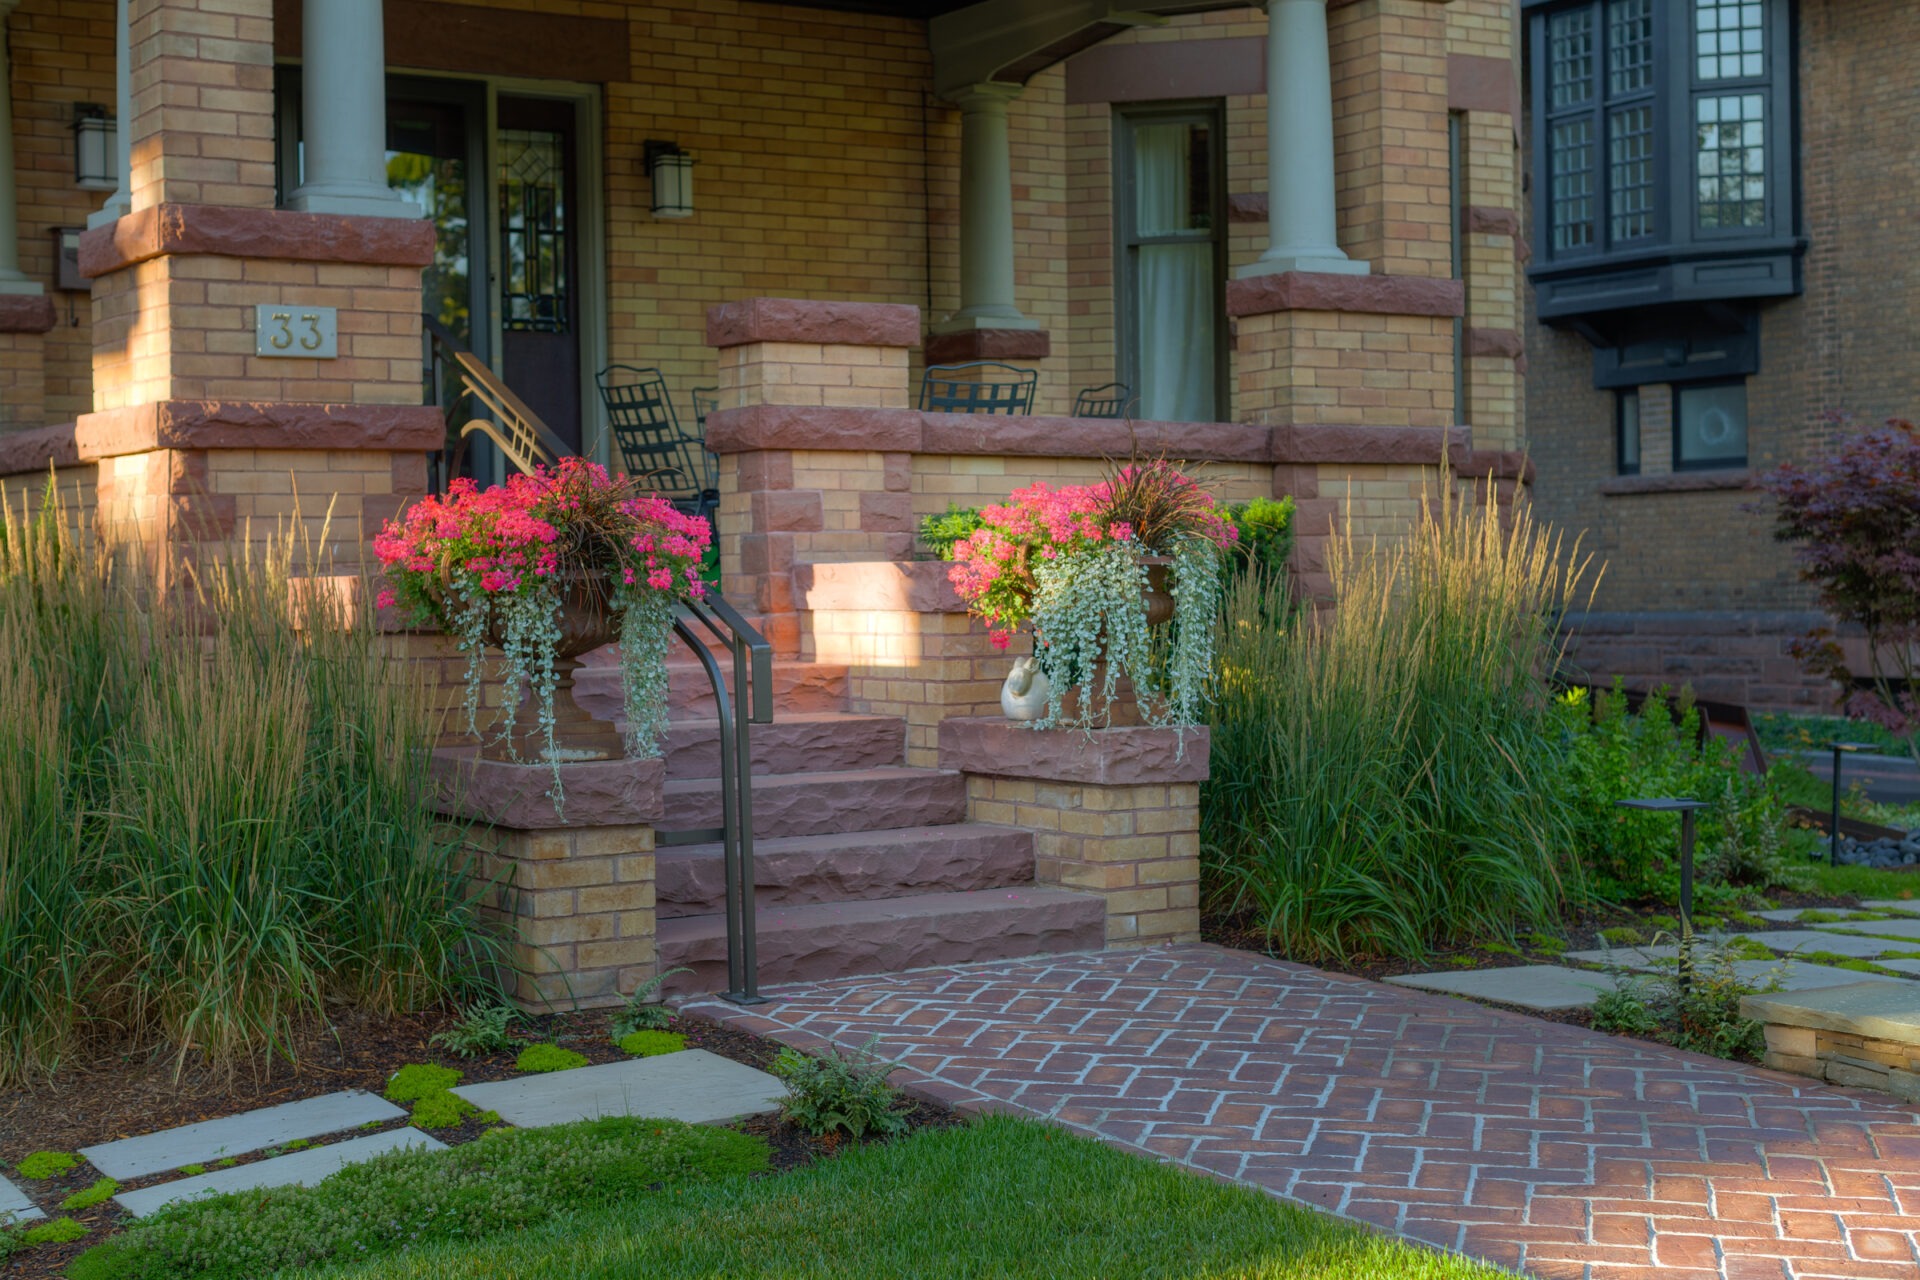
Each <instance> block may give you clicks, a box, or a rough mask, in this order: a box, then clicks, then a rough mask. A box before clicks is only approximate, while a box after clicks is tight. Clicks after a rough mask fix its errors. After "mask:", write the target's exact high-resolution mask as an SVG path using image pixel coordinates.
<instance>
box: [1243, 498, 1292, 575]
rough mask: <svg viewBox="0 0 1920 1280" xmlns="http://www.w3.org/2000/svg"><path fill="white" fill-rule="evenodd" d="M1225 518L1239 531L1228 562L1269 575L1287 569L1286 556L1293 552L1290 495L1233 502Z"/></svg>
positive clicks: (1283, 571) (1280, 572) (1282, 572)
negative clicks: (1234, 552)
mask: <svg viewBox="0 0 1920 1280" xmlns="http://www.w3.org/2000/svg"><path fill="white" fill-rule="evenodd" d="M1227 519H1229V520H1231V521H1232V522H1233V527H1234V528H1235V529H1237V530H1239V532H1240V537H1239V540H1238V541H1237V542H1236V544H1235V548H1234V549H1235V550H1236V551H1237V552H1238V554H1237V555H1235V556H1234V557H1233V558H1232V559H1231V560H1230V561H1229V564H1230V565H1231V566H1233V567H1234V568H1236V569H1239V570H1241V571H1245V570H1246V569H1248V568H1249V567H1257V568H1259V569H1262V570H1264V571H1265V572H1267V573H1268V574H1270V575H1279V574H1284V573H1285V572H1286V571H1287V560H1288V558H1289V557H1290V556H1292V555H1293V499H1292V498H1290V497H1288V498H1280V499H1278V500H1275V499H1273V498H1255V499H1253V500H1252V501H1251V502H1236V503H1234V504H1233V505H1232V506H1230V507H1228V508H1227Z"/></svg>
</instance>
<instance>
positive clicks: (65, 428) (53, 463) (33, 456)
mask: <svg viewBox="0 0 1920 1280" xmlns="http://www.w3.org/2000/svg"><path fill="white" fill-rule="evenodd" d="M79 465H80V449H79V447H78V446H77V445H76V444H75V443H74V439H73V424H72V423H71V422H63V423H60V424H59V425H57V426H52V427H33V428H31V429H29V430H26V431H8V432H5V433H0V476H18V475H27V474H30V473H32V472H35V471H45V470H46V469H47V468H49V467H77V466H79Z"/></svg>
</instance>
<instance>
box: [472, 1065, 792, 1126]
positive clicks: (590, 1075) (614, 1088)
mask: <svg viewBox="0 0 1920 1280" xmlns="http://www.w3.org/2000/svg"><path fill="white" fill-rule="evenodd" d="M453 1092H454V1093H455V1094H457V1095H458V1096H460V1097H462V1098H465V1099H466V1100H467V1101H468V1102H471V1103H472V1104H473V1105H474V1106H476V1107H479V1108H480V1109H481V1110H482V1111H495V1112H498V1113H499V1115H500V1118H501V1119H502V1120H504V1121H506V1122H507V1123H508V1124H514V1125H519V1126H520V1127H522V1128H533V1127H536V1126H539V1125H550V1124H566V1123H568V1122H569V1121H573V1120H592V1119H596V1118H598V1117H600V1116H654V1117H658V1118H661V1119H666V1120H684V1121H686V1122H687V1123H688V1124H714V1123H718V1122H720V1121H723V1120H732V1119H734V1118H736V1117H738V1116H747V1115H758V1114H759V1113H761V1112H763V1111H772V1110H774V1109H776V1108H777V1107H779V1105H780V1100H781V1099H782V1098H784V1097H786V1093H787V1089H786V1086H785V1085H783V1084H781V1083H780V1082H779V1081H778V1080H776V1079H774V1078H773V1077H772V1076H770V1075H768V1074H767V1073H766V1072H764V1071H756V1070H754V1069H753V1068H752V1067H749V1066H744V1065H742V1064H741V1063H738V1062H734V1061H732V1060H731V1059H729V1058H722V1057H719V1056H718V1055H716V1054H712V1053H708V1052H707V1051H706V1050H704V1049H685V1050H682V1051H681V1052H679V1053H669V1054H665V1055H663V1056H661V1057H657V1058H635V1059H633V1060H631V1061H628V1062H613V1063H608V1064H607V1065H605V1066H599V1067H581V1068H579V1069H577V1070H574V1071H559V1072H555V1073H553V1074H551V1075H541V1076H522V1077H520V1078H518V1079H513V1080H495V1081H491V1082H489V1083H487V1084H470V1085H461V1086H459V1087H458V1088H456V1089H454V1091H453Z"/></svg>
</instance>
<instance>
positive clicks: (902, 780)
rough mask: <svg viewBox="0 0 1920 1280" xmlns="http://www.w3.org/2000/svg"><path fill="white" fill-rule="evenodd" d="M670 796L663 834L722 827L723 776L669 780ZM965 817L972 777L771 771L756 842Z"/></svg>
mask: <svg viewBox="0 0 1920 1280" xmlns="http://www.w3.org/2000/svg"><path fill="white" fill-rule="evenodd" d="M665 801H666V805H665V808H666V812H665V816H664V817H662V819H661V820H660V823H659V829H660V830H661V831H668V832H671V831H690V830H695V829H698V828H708V827H718V826H719V825H720V808H721V806H720V780H719V779H718V778H699V779H683V780H681V781H678V782H669V783H667V784H666V787H665ZM966 816H967V780H966V778H965V776H964V775H962V774H959V773H953V772H948V771H945V770H940V769H908V768H884V769H848V770H840V771H834V772H823V773H787V774H768V775H766V776H764V777H758V778H755V779H754V783H753V834H754V838H755V839H756V840H758V839H763V838H764V839H772V838H774V837H777V836H814V835H830V834H834V833H839V832H853V831H881V830H897V829H899V828H901V827H935V826H946V825H948V824H951V823H958V822H964V821H966Z"/></svg>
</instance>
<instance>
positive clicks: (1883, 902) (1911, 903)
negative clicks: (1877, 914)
mask: <svg viewBox="0 0 1920 1280" xmlns="http://www.w3.org/2000/svg"><path fill="white" fill-rule="evenodd" d="M1860 905H1861V906H1863V907H1865V908H1867V909H1868V910H1869V911H1905V912H1907V913H1909V914H1912V915H1920V898H1875V899H1874V900H1873V901H1871V902H1863V903H1861V904H1860Z"/></svg>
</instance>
